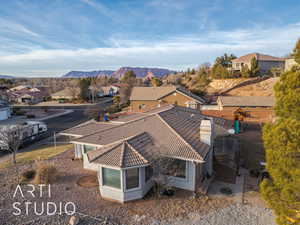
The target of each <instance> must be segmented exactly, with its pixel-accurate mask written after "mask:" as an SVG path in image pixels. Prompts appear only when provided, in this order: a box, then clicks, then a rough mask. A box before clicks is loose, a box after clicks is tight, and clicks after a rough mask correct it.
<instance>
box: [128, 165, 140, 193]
mask: <svg viewBox="0 0 300 225" xmlns="http://www.w3.org/2000/svg"><path fill="white" fill-rule="evenodd" d="M138 187H139V168H133V169H128V170H126V189H132V188H138Z"/></svg>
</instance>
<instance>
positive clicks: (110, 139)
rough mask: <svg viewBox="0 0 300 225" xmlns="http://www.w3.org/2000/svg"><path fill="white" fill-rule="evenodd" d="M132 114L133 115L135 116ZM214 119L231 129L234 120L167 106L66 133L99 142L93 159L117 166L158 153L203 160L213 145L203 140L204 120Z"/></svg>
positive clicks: (135, 163)
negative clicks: (201, 138)
mask: <svg viewBox="0 0 300 225" xmlns="http://www.w3.org/2000/svg"><path fill="white" fill-rule="evenodd" d="M131 118H132V117H131ZM203 120H210V121H212V122H213V123H214V126H215V127H218V128H220V129H223V130H224V131H227V130H228V129H230V128H231V125H232V124H231V122H230V121H227V120H224V119H221V118H212V117H207V116H204V115H202V114H201V113H200V112H199V111H198V110H193V109H188V108H185V107H180V106H166V107H161V108H160V109H159V110H158V109H155V110H151V111H148V112H146V113H139V114H136V117H135V118H132V120H129V121H125V122H124V121H118V120H117V122H118V123H116V121H112V122H107V123H97V122H90V123H86V124H84V125H82V126H78V127H75V128H71V129H68V130H66V131H64V132H63V133H62V134H64V135H70V136H71V135H73V136H77V137H78V138H76V139H75V140H73V143H77V144H85V145H93V146H97V148H98V149H97V150H94V151H90V152H88V158H89V160H90V161H91V162H95V163H99V164H103V165H108V166H117V167H121V168H123V167H128V166H139V165H141V164H143V165H144V164H148V163H149V161H151V160H152V158H153V157H155V155H156V153H157V154H158V153H159V154H160V155H165V156H172V157H173V158H178V159H183V160H190V161H197V162H202V161H204V160H205V158H206V156H207V153H208V152H209V148H210V147H209V145H208V144H206V143H204V142H202V141H201V140H200V124H201V121H203Z"/></svg>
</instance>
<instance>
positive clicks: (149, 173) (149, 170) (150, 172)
mask: <svg viewBox="0 0 300 225" xmlns="http://www.w3.org/2000/svg"><path fill="white" fill-rule="evenodd" d="M152 176H153V168H152V166H147V167H146V168H145V181H146V182H147V181H148V180H150V179H151V177H152Z"/></svg>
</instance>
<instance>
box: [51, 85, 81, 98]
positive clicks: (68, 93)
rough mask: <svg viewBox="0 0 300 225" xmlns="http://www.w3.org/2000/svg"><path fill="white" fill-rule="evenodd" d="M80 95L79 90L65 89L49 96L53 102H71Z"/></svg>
mask: <svg viewBox="0 0 300 225" xmlns="http://www.w3.org/2000/svg"><path fill="white" fill-rule="evenodd" d="M79 94H80V88H65V89H63V90H61V91H58V92H56V93H54V94H52V95H51V99H53V100H69V101H71V100H73V99H76V98H78V96H79Z"/></svg>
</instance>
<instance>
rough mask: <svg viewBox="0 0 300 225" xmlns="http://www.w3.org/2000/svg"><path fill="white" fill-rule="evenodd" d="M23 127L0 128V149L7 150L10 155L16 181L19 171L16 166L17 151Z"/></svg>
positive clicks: (20, 142)
mask: <svg viewBox="0 0 300 225" xmlns="http://www.w3.org/2000/svg"><path fill="white" fill-rule="evenodd" d="M22 137H23V128H22V126H21V125H15V126H5V127H2V128H0V150H1V151H8V152H10V153H11V155H12V163H13V165H14V166H15V168H16V174H17V181H18V182H19V171H18V167H17V153H18V151H19V148H20V146H21V144H22V139H23V138H22Z"/></svg>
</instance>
